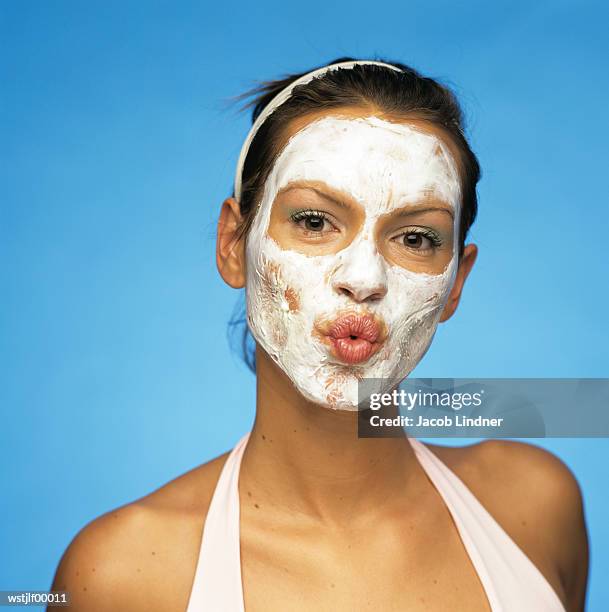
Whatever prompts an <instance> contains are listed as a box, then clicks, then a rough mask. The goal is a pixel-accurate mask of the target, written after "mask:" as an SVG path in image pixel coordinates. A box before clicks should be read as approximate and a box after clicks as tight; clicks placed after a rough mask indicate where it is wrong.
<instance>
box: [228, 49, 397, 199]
mask: <svg viewBox="0 0 609 612" xmlns="http://www.w3.org/2000/svg"><path fill="white" fill-rule="evenodd" d="M355 66H384V67H385V68H390V69H391V70H395V71H396V72H402V70H401V68H398V67H397V66H393V65H392V64H386V63H385V62H377V61H374V60H356V61H352V62H339V63H338V64H330V65H329V66H323V67H322V68H318V69H317V70H313V72H308V73H307V74H304V75H303V76H301V77H300V78H298V79H296V80H295V81H293V82H292V83H290V84H289V85H288V86H287V87H285V88H284V89H282V90H281V91H280V92H279V93H278V94H277V95H276V96H275V97H274V98H273V99H272V100H271V101H270V102H269V103H268V104H267V105H266V106H265V107H264V109H263V110H262V112H261V113H260V115H258V117H257V118H256V121H254V124H253V125H252V127H251V128H250V131H249V133H248V135H247V137H246V139H245V142H244V143H243V146H242V147H241V153H240V154H239V160H238V162H237V170H236V172H235V199H236V200H237V202H239V201H240V200H241V174H242V172H243V164H244V163H245V158H246V157H247V152H248V151H249V148H250V145H251V144H252V140H253V139H254V136H256V133H257V132H258V130H259V129H260V127H261V126H262V124H263V123H264V122H265V121H266V120H267V118H268V117H269V115H271V114H272V113H273V111H274V110H275V109H276V108H277V107H278V106H281V105H282V104H283V103H284V102H285V101H286V100H287V99H288V98H289V97H290V95H291V94H292V90H293V89H294V87H297V86H298V85H305V84H306V83H308V82H310V81H312V80H313V79H315V78H318V77H321V76H323V75H324V74H326V72H329V71H330V70H337V69H338V68H353V67H355Z"/></svg>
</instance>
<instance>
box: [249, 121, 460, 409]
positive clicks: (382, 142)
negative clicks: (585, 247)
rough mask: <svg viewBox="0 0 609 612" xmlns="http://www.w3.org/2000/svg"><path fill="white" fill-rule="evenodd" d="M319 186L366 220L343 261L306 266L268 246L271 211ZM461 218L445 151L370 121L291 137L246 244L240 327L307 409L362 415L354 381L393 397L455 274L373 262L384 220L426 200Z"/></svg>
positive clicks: (311, 260) (454, 174)
mask: <svg viewBox="0 0 609 612" xmlns="http://www.w3.org/2000/svg"><path fill="white" fill-rule="evenodd" d="M306 180H311V181H318V182H319V181H321V182H323V183H325V184H327V185H329V186H331V187H332V188H334V189H337V190H341V191H344V192H346V193H348V194H349V195H350V196H351V197H352V198H353V199H355V200H356V201H357V202H358V203H359V204H360V205H361V206H362V208H363V210H364V211H365V220H364V223H363V225H362V227H361V229H360V231H359V233H358V234H357V235H356V236H355V238H354V239H353V240H352V242H351V243H350V244H349V245H348V246H347V247H345V248H344V249H342V250H341V251H339V252H337V253H333V254H328V255H320V256H309V255H305V254H303V253H300V252H297V251H294V250H287V249H282V248H281V247H280V246H279V244H277V242H276V241H275V240H273V239H272V238H271V237H270V236H269V235H268V233H267V232H268V227H269V221H270V213H271V207H272V204H273V202H274V200H275V197H276V195H277V193H278V192H279V190H280V189H282V188H283V187H285V186H286V185H288V184H289V183H291V182H294V181H306ZM429 194H433V196H434V197H436V198H438V199H441V200H442V201H444V202H446V203H448V204H450V206H451V207H452V211H453V214H454V217H455V219H458V218H459V202H460V186H459V176H458V171H457V168H456V165H455V162H454V160H453V158H452V156H451V154H450V152H449V151H448V149H447V148H446V146H445V145H444V144H443V143H442V141H441V140H439V139H438V138H436V137H435V136H433V135H431V134H428V133H424V132H421V131H417V130H415V129H414V128H412V127H410V126H408V125H403V124H394V123H390V122H386V121H384V120H381V119H379V118H377V117H367V118H362V119H341V118H338V117H326V118H323V119H320V120H317V121H314V122H313V123H310V124H308V125H307V126H306V127H305V128H303V129H302V130H301V131H299V132H298V133H297V134H296V135H294V136H293V137H292V138H291V139H290V141H289V142H288V143H287V145H286V146H285V147H284V149H283V151H282V152H281V154H280V155H279V157H278V158H277V161H276V163H275V165H274V167H273V170H272V171H271V173H270V175H269V177H268V179H267V181H266V184H265V189H264V193H263V197H262V200H261V203H260V207H259V210H258V211H257V213H256V217H255V219H254V222H253V225H252V228H251V230H250V233H249V235H248V238H247V244H246V257H247V279H246V297H247V317H248V324H249V327H250V330H251V332H252V334H253V336H254V338H255V339H256V340H257V342H259V343H260V345H261V346H262V348H263V349H264V350H265V351H266V352H267V353H268V354H269V355H270V356H271V357H272V359H273V360H274V361H275V362H276V363H277V365H278V366H279V367H281V369H282V370H283V371H284V372H285V373H286V374H287V375H288V377H289V378H290V379H291V380H292V382H293V383H294V385H295V386H296V387H297V389H298V390H299V391H300V392H301V393H302V394H303V395H304V396H305V397H306V398H307V399H309V400H310V401H312V402H315V403H318V404H321V405H324V406H327V407H331V408H336V409H343V410H357V381H358V380H359V379H361V378H382V379H386V380H387V382H388V385H391V386H393V385H395V384H397V383H399V382H400V381H401V380H402V379H403V378H405V377H406V376H407V375H408V374H409V373H410V372H411V371H412V369H413V368H414V367H415V366H416V364H417V363H418V362H419V361H420V359H421V358H422V357H423V355H424V354H425V352H426V351H427V349H428V347H429V344H430V343H431V340H432V338H433V335H434V333H435V330H436V327H437V324H438V321H439V318H440V315H441V313H442V309H443V307H444V305H445V303H446V299H447V298H448V294H449V292H450V288H451V287H452V284H453V282H454V278H455V274H456V270H457V263H458V262H457V256H456V252H455V251H456V245H457V238H458V227H457V225H458V224H457V223H455V227H454V240H453V244H454V245H455V246H454V247H453V256H452V259H451V261H450V262H449V264H448V265H447V267H446V268H445V270H444V271H443V272H442V273H441V274H438V275H431V274H422V273H416V272H412V271H410V270H407V269H405V268H403V267H401V266H396V265H392V264H390V263H388V262H387V260H385V258H384V257H383V256H382V255H381V254H380V253H379V252H378V250H377V247H376V243H375V237H374V229H375V227H376V223H377V222H378V220H379V218H380V217H381V216H382V215H385V214H387V213H389V212H391V211H392V210H395V209H396V208H401V207H404V206H407V205H408V204H409V203H415V202H417V201H420V200H421V199H422V198H424V197H425V196H429Z"/></svg>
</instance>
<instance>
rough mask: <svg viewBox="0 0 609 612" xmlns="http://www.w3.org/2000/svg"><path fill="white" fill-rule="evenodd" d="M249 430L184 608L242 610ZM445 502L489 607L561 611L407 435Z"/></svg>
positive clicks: (455, 482)
mask: <svg viewBox="0 0 609 612" xmlns="http://www.w3.org/2000/svg"><path fill="white" fill-rule="evenodd" d="M248 438H249V433H248V434H246V435H244V436H243V437H242V438H241V440H239V442H238V443H237V445H236V446H235V448H233V450H232V451H231V453H230V455H229V456H228V458H227V460H226V462H225V464H224V466H223V468H222V473H221V474H220V478H219V480H218V483H217V484H216V489H215V491H214V495H213V497H212V500H211V504H210V506H209V510H208V513H207V518H206V520H205V526H204V528H203V536H202V541H201V548H200V552H199V559H198V562H197V568H196V572H195V578H194V582H193V586H192V590H191V593H190V600H189V602H188V608H187V612H245V606H244V602H243V587H242V582H241V551H240V544H239V489H238V483H239V468H240V466H241V458H242V456H243V451H244V450H245V446H246V444H247V441H248ZM408 439H409V440H410V443H411V445H412V447H413V449H414V451H415V455H416V457H417V459H418V461H419V463H420V464H421V466H422V468H423V470H424V471H425V472H426V474H427V476H428V477H429V479H430V480H431V482H432V484H433V485H434V486H435V487H436V489H437V490H438V492H439V493H440V495H441V497H442V499H443V500H444V502H445V503H446V506H447V507H448V510H449V512H450V514H451V515H452V517H453V520H454V522H455V524H456V526H457V530H458V532H459V535H460V537H461V540H462V541H463V544H464V546H465V549H466V551H467V553H468V555H469V557H470V559H471V561H472V564H473V566H474V568H475V569H476V571H477V572H478V576H479V577H480V581H481V583H482V586H483V588H484V591H485V593H486V596H487V599H488V601H489V604H490V608H491V610H492V612H565V608H564V606H563V605H562V602H561V601H560V599H559V598H558V595H557V594H556V592H555V591H554V590H553V588H552V587H551V586H550V584H549V583H548V581H547V580H546V579H545V577H544V576H543V574H542V573H541V572H540V571H539V570H538V569H537V567H536V566H535V565H534V564H533V563H532V562H531V560H530V559H529V558H528V557H527V556H526V555H525V554H524V552H523V551H522V550H521V549H520V548H519V547H518V546H517V545H516V543H515V542H514V541H513V540H512V539H511V538H510V537H509V536H508V535H507V533H506V532H505V531H504V530H503V529H502V528H501V527H500V526H499V524H498V523H497V522H496V521H495V519H493V517H492V516H491V515H490V514H489V513H488V512H487V511H486V510H485V509H484V507H483V506H482V504H480V502H479V501H478V500H477V499H476V498H475V497H474V495H473V494H472V493H471V491H470V490H469V489H468V488H467V487H466V486H465V484H464V483H463V481H461V480H460V479H459V478H458V477H457V476H456V475H455V474H454V473H453V472H452V471H451V470H450V469H449V468H448V467H447V466H446V465H444V463H442V462H441V461H440V460H439V459H438V458H437V457H436V456H435V455H434V454H433V453H432V452H431V451H430V450H429V449H428V448H427V447H426V446H425V445H424V444H423V443H422V442H419V440H417V439H415V438H408Z"/></svg>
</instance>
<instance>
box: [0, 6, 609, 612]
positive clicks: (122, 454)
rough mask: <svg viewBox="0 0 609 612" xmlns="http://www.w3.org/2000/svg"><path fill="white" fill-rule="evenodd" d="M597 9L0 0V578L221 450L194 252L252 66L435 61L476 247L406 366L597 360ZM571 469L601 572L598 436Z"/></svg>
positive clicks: (601, 598) (199, 266)
mask: <svg viewBox="0 0 609 612" xmlns="http://www.w3.org/2000/svg"><path fill="white" fill-rule="evenodd" d="M608 18H609V11H608V10H607V9H606V8H605V7H603V6H602V3H600V2H598V3H595V2H582V1H578V2H564V1H557V2H552V3H549V2H538V3H533V5H532V4H531V3H530V2H523V1H517V2H516V1H513V0H512V1H510V2H494V3H487V2H469V3H454V2H445V1H436V2H434V3H433V4H430V3H429V2H423V1H420V2H403V1H401V0H400V1H397V0H390V1H388V2H384V3H381V4H377V5H375V6H374V7H373V6H372V5H370V3H369V2H349V3H347V2H341V3H339V4H338V5H334V4H333V3H329V2H320V1H318V0H315V1H311V2H307V3H306V4H302V3H301V4H296V5H294V6H292V5H290V3H285V2H279V1H277V2H262V3H258V5H257V6H254V5H253V4H251V3H247V4H246V3H243V4H239V3H234V2H221V3H214V4H211V3H203V2H200V3H195V2H192V3H191V2H179V3H176V2H163V3H159V2H125V1H121V2H109V1H104V2H93V1H91V0H89V1H88V2H76V1H74V2H66V1H58V2H28V3H26V2H18V1H13V2H8V1H2V2H1V4H0V21H1V25H0V70H1V75H0V76H1V79H2V89H1V92H0V105H1V106H0V110H1V116H0V156H1V160H0V180H1V193H0V206H1V217H0V232H1V235H0V266H1V272H0V282H1V285H0V287H1V298H0V312H1V317H0V326H1V329H0V342H1V350H0V409H1V438H0V439H1V442H0V470H1V486H2V488H1V494H0V500H1V501H0V511H1V524H2V527H1V528H0V551H1V552H0V589H47V588H48V587H49V586H50V584H51V580H52V576H53V573H54V570H55V567H56V564H57V562H58V560H59V558H60V556H61V554H62V552H63V550H64V549H65V547H66V546H67V544H68V543H69V541H70V540H71V538H72V537H73V536H74V535H75V533H76V532H77V531H78V530H79V529H80V528H81V527H82V526H83V525H84V524H85V523H87V522H88V521H90V520H91V519H93V518H94V517H96V516H98V515H100V514H101V513H103V512H106V511H108V510H110V509H111V508H114V507H116V506H118V505H122V504H125V503H127V502H129V501H132V500H134V499H136V498H137V497H140V496H142V495H144V494H146V493H148V492H150V491H151V490H153V489H154V488H156V487H158V486H160V485H162V484H163V483H165V482H166V481H168V480H170V479H172V478H174V477H175V476H177V475H179V474H181V473H183V472H185V471H187V470H188V469H190V468H192V467H194V466H195V465H198V464H200V463H202V462H204V461H207V460H209V459H211V458H212V457H214V456H216V455H218V454H220V453H222V452H224V451H226V450H228V449H229V448H230V447H232V445H233V444H234V443H235V442H236V440H237V439H238V437H239V436H240V435H241V434H242V433H244V432H245V431H246V430H248V428H249V427H250V426H251V424H252V419H253V414H254V378H253V376H252V375H251V374H250V373H249V372H248V370H247V369H246V368H245V366H244V365H243V364H242V363H241V362H240V359H239V357H238V356H237V355H234V354H233V353H231V351H230V348H229V345H228V342H227V339H226V327H227V321H228V320H229V318H230V315H231V314H232V312H233V308H234V305H235V303H236V302H237V300H238V297H239V293H238V292H236V291H234V290H232V289H230V288H229V287H227V286H226V285H224V284H223V282H222V280H221V279H220V277H219V275H218V273H217V271H216V268H215V263H214V248H215V243H214V240H215V238H214V233H215V221H216V217H217V214H218V211H219V208H220V204H221V202H222V201H223V199H224V198H225V197H227V196H228V195H229V194H230V191H231V186H232V180H233V169H234V164H235V161H236V157H237V154H238V151H239V148H240V145H241V142H242V140H243V138H244V137H245V134H246V132H247V129H248V126H249V116H248V114H239V113H238V112H237V107H227V106H226V104H225V101H226V99H227V98H229V97H231V96H235V95H238V94H240V93H242V92H243V91H244V90H246V89H247V88H249V87H250V86H251V85H252V84H253V80H254V79H267V78H276V77H278V76H280V75H283V74H284V73H288V72H294V71H303V70H308V69H311V68H312V67H314V66H317V65H319V64H322V63H326V62H327V61H329V60H332V59H334V58H336V57H340V56H343V55H352V56H355V57H372V56H378V57H380V58H385V59H388V60H392V59H393V60H396V61H401V62H404V63H407V64H411V65H413V66H414V67H416V68H418V69H420V70H422V71H423V72H424V73H426V74H428V75H430V76H433V77H437V78H440V79H442V80H443V81H444V82H447V83H449V84H452V85H453V86H454V87H455V88H456V91H457V93H458V95H459V96H460V99H461V101H462V103H463V106H464V107H465V110H466V114H467V116H468V119H469V134H470V137H471V141H472V144H473V147H474V150H475V151H476V152H477V154H478V155H479V158H480V161H481V164H482V167H483V172H484V177H483V180H482V182H481V184H480V187H479V193H480V215H479V219H478V221H477V223H476V224H475V226H474V229H473V232H472V235H471V239H472V240H473V241H475V242H476V243H477V244H478V245H479V247H480V257H479V260H478V262H477V264H476V267H475V270H474V272H473V274H472V276H471V277H470V280H469V281H468V284H467V286H466V291H465V295H464V299H463V302H462V304H461V307H460V310H459V312H458V313H457V315H456V316H455V317H454V318H453V319H452V320H451V321H449V322H448V323H447V324H445V325H442V326H441V327H440V329H439V331H438V334H437V335H436V339H435V342H434V344H433V346H432V348H431V349H430V352H429V353H428V355H427V356H426V357H425V359H424V360H423V362H422V363H421V364H420V366H419V367H418V368H417V370H416V372H415V374H417V375H419V376H433V377H442V376H445V377H460V376H465V377H472V376H489V377H502V376H509V377H607V376H609V368H608V364H609V359H608V357H609V351H608V348H607V347H608V345H609V343H608V340H609V338H608V331H607V323H606V319H605V317H606V313H607V303H608V301H609V290H608V282H607V278H608V275H607V264H608V263H609V258H608V256H607V233H608V231H609V207H608V202H607V158H606V149H607V139H608V137H609V126H608V122H607V100H608V99H609V86H608V85H609V79H608V78H607V73H608V66H607V64H608V62H607V59H608V58H609V43H608V38H607V36H606V25H607V19H608ZM539 443H540V444H541V445H542V446H544V447H546V448H549V449H551V450H553V451H554V452H555V453H557V454H558V455H559V456H560V457H561V458H562V459H563V460H564V461H565V462H566V463H567V464H568V465H569V466H570V467H571V469H572V470H573V471H574V472H575V474H576V475H577V477H578V479H579V481H580V483H581V485H582V488H583V491H584V497H585V504H586V513H587V519H588V525H589V530H590V537H591V553H592V564H591V582H590V591H589V609H591V610H605V609H608V606H609V595H608V594H607V589H606V585H605V584H603V582H604V580H603V577H604V576H606V575H607V572H608V571H609V529H608V527H607V522H606V521H605V520H603V519H604V517H605V515H606V514H607V512H608V510H609V498H608V497H609V494H608V492H607V484H608V479H607V476H606V465H607V461H608V459H609V440H607V439H597V440H544V441H539Z"/></svg>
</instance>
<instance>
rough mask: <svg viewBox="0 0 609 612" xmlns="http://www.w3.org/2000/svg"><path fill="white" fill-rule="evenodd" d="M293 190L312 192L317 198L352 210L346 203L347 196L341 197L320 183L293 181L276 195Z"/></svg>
mask: <svg viewBox="0 0 609 612" xmlns="http://www.w3.org/2000/svg"><path fill="white" fill-rule="evenodd" d="M293 189H306V190H308V191H313V192H315V193H316V194H317V195H318V196H320V197H322V198H325V199H326V200H330V201H331V202H333V203H334V204H336V205H337V206H340V207H341V208H347V209H352V208H353V207H352V205H351V204H349V203H348V202H347V201H346V200H347V199H348V196H347V197H345V196H342V197H341V195H340V193H339V192H336V191H334V190H333V189H331V188H329V187H327V186H326V185H325V184H324V183H321V182H309V181H294V182H292V183H288V184H287V185H286V186H285V187H283V188H282V189H280V190H279V193H278V194H277V195H280V194H282V193H287V192H288V191H292V190H293Z"/></svg>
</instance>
